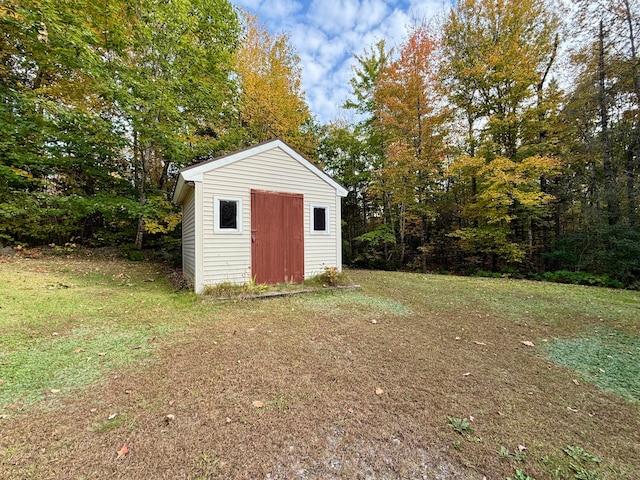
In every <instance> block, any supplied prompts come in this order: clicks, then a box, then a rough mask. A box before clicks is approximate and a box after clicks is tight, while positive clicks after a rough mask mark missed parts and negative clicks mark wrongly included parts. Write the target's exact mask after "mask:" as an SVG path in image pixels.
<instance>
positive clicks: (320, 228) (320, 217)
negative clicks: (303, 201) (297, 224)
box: [313, 207, 327, 232]
mask: <svg viewBox="0 0 640 480" xmlns="http://www.w3.org/2000/svg"><path fill="white" fill-rule="evenodd" d="M326 212H327V209H326V208H318V207H313V230H314V231H316V232H326V231H327V215H326Z"/></svg>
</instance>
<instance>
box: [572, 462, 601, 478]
mask: <svg viewBox="0 0 640 480" xmlns="http://www.w3.org/2000/svg"><path fill="white" fill-rule="evenodd" d="M569 468H570V469H571V470H573V472H574V473H575V475H574V477H575V478H576V479H577V480H601V478H602V477H600V474H599V473H598V472H596V471H595V470H587V469H586V468H584V467H583V466H581V465H576V464H574V463H570V464H569Z"/></svg>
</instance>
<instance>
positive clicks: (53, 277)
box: [0, 258, 192, 413]
mask: <svg viewBox="0 0 640 480" xmlns="http://www.w3.org/2000/svg"><path fill="white" fill-rule="evenodd" d="M17 263H18V265H17V266H18V268H16V269H15V270H13V271H11V273H10V274H9V275H7V276H6V278H7V280H6V281H5V282H2V283H1V284H0V299H2V302H1V303H0V332H1V333H2V335H0V387H1V388H0V413H3V412H5V411H7V409H8V408H10V407H11V410H12V411H13V410H16V409H24V408H28V407H29V406H30V405H33V404H36V403H38V402H40V401H42V400H45V399H47V400H48V401H49V403H52V402H53V403H55V399H56V398H58V397H60V396H64V395H68V394H70V393H72V392H74V391H79V390H82V388H83V387H84V386H86V385H88V384H90V383H93V382H96V381H98V380H100V379H101V378H102V377H103V376H104V375H105V374H106V373H107V372H109V371H111V370H114V369H117V368H121V367H125V366H128V365H132V364H138V363H139V362H141V361H143V360H145V359H147V358H149V357H150V356H151V355H152V354H153V351H154V350H155V348H156V345H157V342H155V338H158V339H159V338H163V339H167V338H169V336H170V335H171V333H172V332H175V331H177V330H179V329H181V328H183V326H182V325H180V324H178V323H175V322H174V319H175V318H176V317H175V315H176V311H175V310H167V307H168V306H169V305H171V306H172V307H173V308H176V307H177V308H178V310H179V308H180V305H184V304H189V303H192V302H189V301H188V300H189V296H188V295H185V294H181V295H179V296H176V295H174V294H172V293H171V290H170V287H169V285H168V283H167V282H166V280H164V277H163V275H162V274H161V273H160V272H159V271H158V270H157V269H158V266H156V265H151V266H147V267H146V268H145V267H143V266H141V265H138V266H137V268H136V267H135V266H133V265H131V264H130V263H127V262H122V261H119V260H114V261H108V262H105V261H95V262H91V261H87V260H84V261H83V260H78V259H68V260H62V259H54V258H49V259H43V260H42V261H35V262H34V261H27V260H22V261H21V260H19V259H18V262H17ZM21 263H22V267H21V266H20V264H21ZM185 300H187V302H185ZM152 338H154V341H151V342H150V341H149V340H150V339H152ZM52 391H53V393H52Z"/></svg>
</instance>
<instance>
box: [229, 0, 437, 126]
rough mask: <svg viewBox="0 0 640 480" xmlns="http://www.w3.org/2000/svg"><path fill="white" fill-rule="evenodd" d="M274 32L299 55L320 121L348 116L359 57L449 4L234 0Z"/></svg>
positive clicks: (433, 0) (394, 41)
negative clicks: (346, 104)
mask: <svg viewBox="0 0 640 480" xmlns="http://www.w3.org/2000/svg"><path fill="white" fill-rule="evenodd" d="M232 3H233V4H234V5H236V6H238V7H241V8H243V9H245V10H248V11H249V12H251V13H254V14H256V15H257V16H258V19H259V21H260V22H262V23H264V25H265V26H266V27H267V29H268V30H269V31H270V32H271V33H272V34H276V33H286V34H288V35H289V39H290V43H291V45H292V46H293V47H294V48H295V49H296V52H297V54H298V56H299V57H300V65H301V67H302V86H303V89H304V91H305V93H306V100H307V103H308V104H309V108H310V109H311V113H312V114H313V115H314V116H315V117H316V118H317V120H318V121H319V122H320V123H328V122H329V121H331V120H335V119H337V118H344V117H345V116H346V115H348V114H347V113H346V112H344V110H342V109H341V108H340V106H341V105H342V104H343V103H344V102H345V100H346V99H347V98H348V97H349V94H350V91H351V87H350V84H349V80H350V79H351V78H352V77H353V69H352V67H353V66H354V65H355V64H356V60H355V59H354V55H362V54H363V53H364V51H365V49H370V48H371V47H372V46H373V45H374V44H375V43H376V42H378V41H379V40H381V39H385V40H386V44H387V47H393V46H397V45H399V44H400V43H402V41H403V40H404V38H405V36H406V33H407V27H410V26H411V25H412V24H415V23H416V21H417V22H420V21H422V20H427V21H428V20H429V19H431V18H432V17H433V16H434V15H435V14H437V13H438V12H441V11H443V9H444V8H445V6H446V5H448V4H449V3H450V2H449V0H401V1H393V0H232Z"/></svg>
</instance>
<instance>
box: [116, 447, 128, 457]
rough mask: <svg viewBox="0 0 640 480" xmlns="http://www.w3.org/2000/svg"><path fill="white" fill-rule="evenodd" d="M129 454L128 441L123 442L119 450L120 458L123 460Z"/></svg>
mask: <svg viewBox="0 0 640 480" xmlns="http://www.w3.org/2000/svg"><path fill="white" fill-rule="evenodd" d="M128 454H129V447H127V444H126V443H123V444H122V447H121V448H120V450H118V457H117V459H118V460H122V459H123V458H124V457H126V456H127V455H128Z"/></svg>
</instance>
